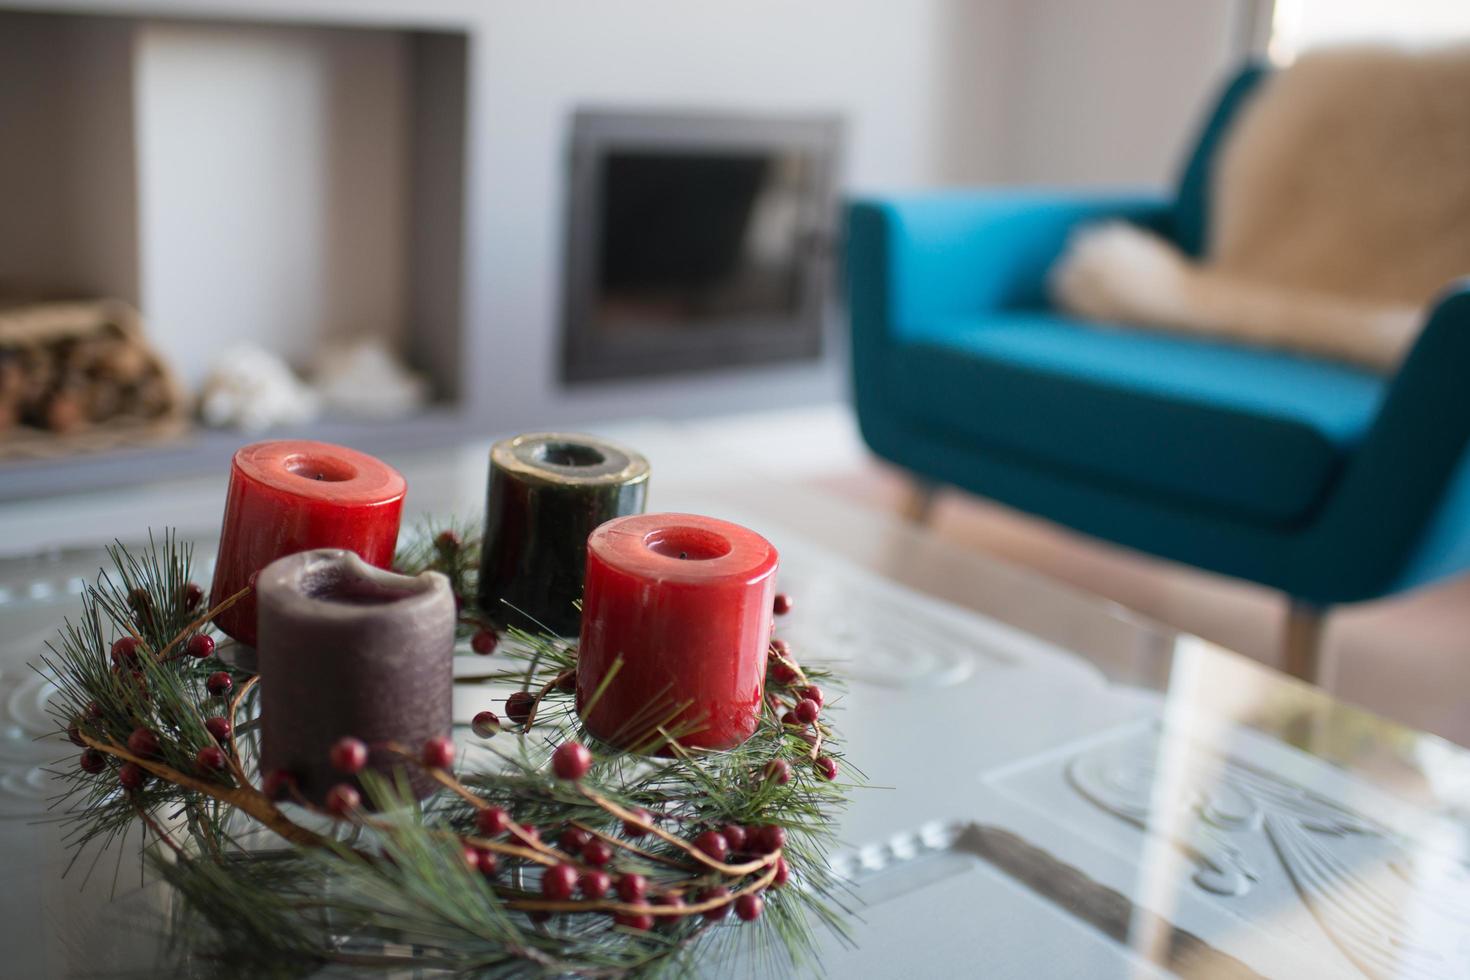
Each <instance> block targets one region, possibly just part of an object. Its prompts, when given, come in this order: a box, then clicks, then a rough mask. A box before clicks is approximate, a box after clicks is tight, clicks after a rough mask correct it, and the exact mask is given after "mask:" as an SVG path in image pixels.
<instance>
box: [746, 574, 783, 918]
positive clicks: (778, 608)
mask: <svg viewBox="0 0 1470 980" xmlns="http://www.w3.org/2000/svg"><path fill="white" fill-rule="evenodd" d="M791 606H792V602H791V596H789V595H787V594H786V593H784V592H777V593H776V600H775V601H774V602H772V603H771V611H772V612H774V613H775V614H776V615H777V616H784V615H786V614H787V613H789V612H790V611H791ZM756 914H757V915H759V914H760V913H758V912H757V913H756ZM752 918H754V916H752Z"/></svg>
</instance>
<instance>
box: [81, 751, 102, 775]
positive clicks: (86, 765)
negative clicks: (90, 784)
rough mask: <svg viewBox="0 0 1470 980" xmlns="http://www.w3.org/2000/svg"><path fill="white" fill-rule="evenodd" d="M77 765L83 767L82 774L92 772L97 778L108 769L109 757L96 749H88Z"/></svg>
mask: <svg viewBox="0 0 1470 980" xmlns="http://www.w3.org/2000/svg"><path fill="white" fill-rule="evenodd" d="M77 765H79V766H81V767H82V772H90V773H91V774H92V775H94V776H95V775H97V774H98V773H99V772H101V771H102V770H104V769H106V768H107V756H105V755H103V754H102V753H101V752H98V751H97V750H96V749H87V750H86V751H85V752H83V753H82V758H81V760H80V761H79V762H78V763H77Z"/></svg>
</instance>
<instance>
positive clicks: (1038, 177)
mask: <svg viewBox="0 0 1470 980" xmlns="http://www.w3.org/2000/svg"><path fill="white" fill-rule="evenodd" d="M1253 6H1254V5H1253V3H1251V2H1250V0H1088V2H1079V0H1017V3H1016V6H1015V20H1014V22H1013V33H1012V35H1011V37H1012V45H1013V46H1012V47H1011V48H1010V55H1011V62H1010V65H1009V67H1010V71H1009V72H1008V74H1009V76H1010V81H1009V84H1008V88H1007V105H1008V106H1009V107H1010V113H1009V116H1008V117H1007V119H1006V120H1005V123H1004V125H1003V128H1004V130H1005V132H1006V134H1007V135H1006V139H1007V145H1008V147H1009V153H1008V157H1007V159H1006V160H1005V163H1004V169H1005V175H1006V177H1007V178H1008V179H1010V180H1014V181H1024V182H1036V183H1043V184H1065V185H1108V184H1120V183H1121V184H1159V183H1163V182H1165V181H1169V180H1172V179H1173V178H1174V177H1175V175H1176V172H1177V171H1178V169H1179V168H1180V166H1182V163H1183V156H1184V155H1185V154H1186V153H1187V152H1188V150H1189V149H1190V148H1192V146H1193V140H1194V138H1195V136H1196V134H1197V131H1198V128H1199V126H1200V124H1201V121H1202V116H1203V114H1204V113H1205V112H1206V111H1207V109H1208V107H1209V105H1210V102H1211V100H1212V98H1213V97H1214V95H1215V92H1216V89H1217V88H1218V86H1219V85H1221V84H1222V83H1223V81H1224V80H1225V78H1226V77H1227V75H1228V74H1229V72H1230V70H1231V69H1232V68H1233V67H1235V66H1236V65H1237V64H1238V62H1239V58H1240V56H1241V54H1242V53H1243V44H1244V41H1245V38H1246V37H1247V36H1248V34H1249V27H1250V25H1249V24H1247V23H1246V22H1245V19H1246V18H1249V17H1250V16H1252V13H1253V11H1252V8H1253Z"/></svg>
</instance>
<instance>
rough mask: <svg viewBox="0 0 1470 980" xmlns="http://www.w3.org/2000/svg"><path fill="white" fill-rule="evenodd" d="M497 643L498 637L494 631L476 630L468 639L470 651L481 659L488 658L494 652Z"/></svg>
mask: <svg viewBox="0 0 1470 980" xmlns="http://www.w3.org/2000/svg"><path fill="white" fill-rule="evenodd" d="M499 642H500V637H498V636H496V635H495V631H494V630H491V629H482V630H476V631H475V635H474V636H472V637H470V649H471V650H473V651H475V652H476V653H478V654H479V655H480V656H482V657H488V656H490V654H492V653H494V652H495V645H496V644H497V643H499Z"/></svg>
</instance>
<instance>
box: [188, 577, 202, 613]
mask: <svg viewBox="0 0 1470 980" xmlns="http://www.w3.org/2000/svg"><path fill="white" fill-rule="evenodd" d="M203 601H204V590H203V589H201V588H200V587H199V586H198V585H196V584H195V583H193V582H190V583H189V584H188V585H186V586H184V608H185V609H193V608H194V607H195V606H197V605H199V603H201V602H203Z"/></svg>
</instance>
